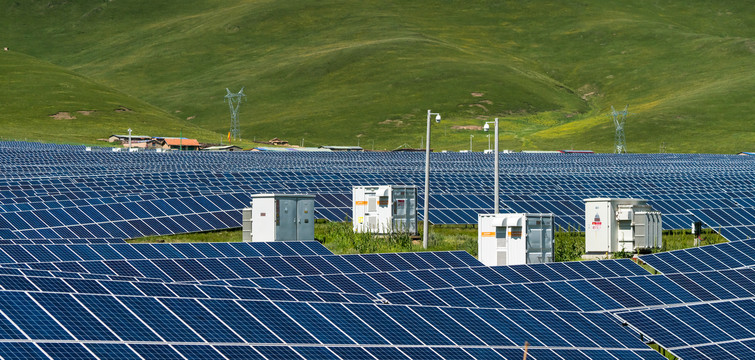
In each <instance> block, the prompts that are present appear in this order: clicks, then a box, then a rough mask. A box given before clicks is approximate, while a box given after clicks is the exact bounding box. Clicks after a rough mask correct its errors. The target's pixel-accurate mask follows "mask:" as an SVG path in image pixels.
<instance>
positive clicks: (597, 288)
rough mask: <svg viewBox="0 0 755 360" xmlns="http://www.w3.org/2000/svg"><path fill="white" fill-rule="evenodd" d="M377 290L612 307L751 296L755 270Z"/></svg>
mask: <svg viewBox="0 0 755 360" xmlns="http://www.w3.org/2000/svg"><path fill="white" fill-rule="evenodd" d="M750 279H752V280H750ZM378 295H380V296H381V297H383V298H384V299H386V300H387V301H388V302H390V303H392V304H406V305H430V306H456V307H480V308H498V309H532V310H562V311H615V310H621V309H631V308H647V307H655V306H669V305H674V304H685V303H699V302H705V301H719V300H728V299H739V298H751V297H755V269H751V268H746V269H732V270H723V271H706V272H697V273H685V274H669V275H636V276H622V277H611V278H598V279H587V280H568V281H550V282H544V283H526V284H508V285H497V286H494V285H487V286H474V287H454V288H450V289H433V290H416V291H406V292H388V293H382V294H378Z"/></svg>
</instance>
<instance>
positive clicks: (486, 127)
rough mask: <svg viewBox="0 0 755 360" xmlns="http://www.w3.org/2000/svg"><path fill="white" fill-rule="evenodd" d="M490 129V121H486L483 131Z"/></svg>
mask: <svg viewBox="0 0 755 360" xmlns="http://www.w3.org/2000/svg"><path fill="white" fill-rule="evenodd" d="M489 130H490V125H488V123H485V125H484V126H483V127H482V131H489Z"/></svg>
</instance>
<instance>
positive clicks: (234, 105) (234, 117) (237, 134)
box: [225, 86, 246, 141]
mask: <svg viewBox="0 0 755 360" xmlns="http://www.w3.org/2000/svg"><path fill="white" fill-rule="evenodd" d="M225 91H226V92H228V94H227V95H226V96H225V99H226V101H228V107H230V108H231V131H229V132H228V140H229V141H230V140H231V137H233V140H241V129H239V105H241V98H242V97H246V95H245V94H244V87H243V86H242V87H241V90H239V92H238V93H232V92H231V90H228V88H225Z"/></svg>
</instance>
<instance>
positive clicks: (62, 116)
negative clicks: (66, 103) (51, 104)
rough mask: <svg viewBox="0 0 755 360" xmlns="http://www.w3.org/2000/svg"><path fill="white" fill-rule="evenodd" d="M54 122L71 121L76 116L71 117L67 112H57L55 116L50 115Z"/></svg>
mask: <svg viewBox="0 0 755 360" xmlns="http://www.w3.org/2000/svg"><path fill="white" fill-rule="evenodd" d="M50 117H51V118H53V119H55V120H73V119H75V118H76V116H73V115H71V113H69V112H68V111H58V112H56V113H55V114H52V115H50Z"/></svg>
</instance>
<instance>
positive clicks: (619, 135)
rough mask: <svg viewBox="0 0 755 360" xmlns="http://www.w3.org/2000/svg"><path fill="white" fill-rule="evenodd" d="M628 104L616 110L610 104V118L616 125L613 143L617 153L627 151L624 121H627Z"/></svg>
mask: <svg viewBox="0 0 755 360" xmlns="http://www.w3.org/2000/svg"><path fill="white" fill-rule="evenodd" d="M628 107H629V105H627V106H624V110H622V111H616V109H614V108H613V106H611V118H612V119H613V124H614V125H616V136H615V137H614V145H615V147H616V150H615V151H616V153H617V154H622V153H624V154H626V153H627V140H626V138H625V137H624V123H626V121H627V108H628Z"/></svg>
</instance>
